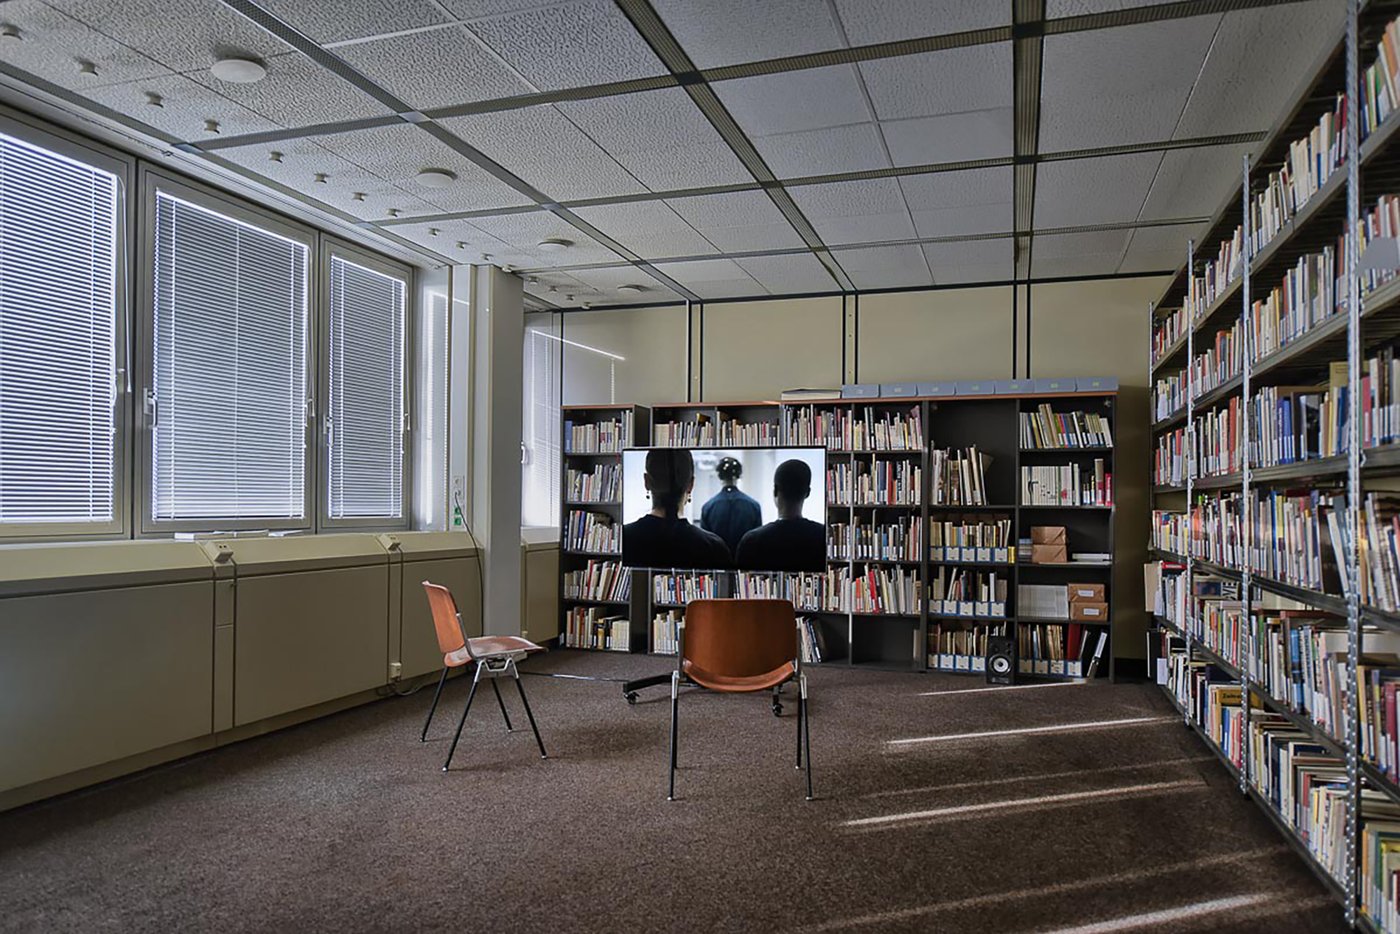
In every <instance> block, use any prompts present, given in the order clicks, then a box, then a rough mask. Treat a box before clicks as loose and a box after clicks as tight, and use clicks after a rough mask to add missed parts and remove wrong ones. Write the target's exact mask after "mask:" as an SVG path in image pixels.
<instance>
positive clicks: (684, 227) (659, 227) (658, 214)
mask: <svg viewBox="0 0 1400 934" xmlns="http://www.w3.org/2000/svg"><path fill="white" fill-rule="evenodd" d="M574 213H575V214H577V215H578V216H579V217H580V218H582V219H583V220H585V221H587V222H588V223H590V224H592V225H593V226H594V227H596V228H598V229H599V230H600V231H602V232H603V233H605V234H607V235H608V236H609V237H612V238H613V239H614V240H616V241H617V242H618V243H621V244H622V245H623V246H625V247H627V248H628V249H630V250H631V251H632V252H634V253H636V254H637V255H638V256H640V257H642V258H643V259H659V258H663V257H668V256H701V255H704V254H707V253H717V252H719V251H718V250H716V249H715V247H714V245H713V244H711V243H710V242H709V241H708V240H706V239H705V238H704V237H702V236H701V235H700V234H699V233H698V232H697V231H696V230H695V228H694V227H691V226H690V225H689V224H687V223H686V222H685V221H684V220H683V219H682V218H681V216H680V215H679V214H677V213H676V212H675V211H673V210H672V209H671V208H670V207H669V206H668V205H667V204H666V203H665V202H663V201H643V202H639V203H636V204H608V205H600V206H598V207H591V208H574Z"/></svg>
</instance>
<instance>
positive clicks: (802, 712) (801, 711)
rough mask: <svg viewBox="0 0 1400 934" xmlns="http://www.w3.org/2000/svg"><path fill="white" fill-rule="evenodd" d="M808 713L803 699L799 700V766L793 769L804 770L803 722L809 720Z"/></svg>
mask: <svg viewBox="0 0 1400 934" xmlns="http://www.w3.org/2000/svg"><path fill="white" fill-rule="evenodd" d="M806 711H807V707H806V705H805V704H803V703H802V700H801V698H798V701H797V764H796V765H794V766H793V768H795V769H800V768H802V724H803V722H804V721H806V719H807V715H806Z"/></svg>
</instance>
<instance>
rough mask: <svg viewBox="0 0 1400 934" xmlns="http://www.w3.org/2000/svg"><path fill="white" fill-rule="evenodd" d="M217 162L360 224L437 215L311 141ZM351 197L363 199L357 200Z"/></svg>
mask: <svg viewBox="0 0 1400 934" xmlns="http://www.w3.org/2000/svg"><path fill="white" fill-rule="evenodd" d="M274 152H276V153H278V154H279V157H278V160H277V161H274V160H273V158H272V153H274ZM217 156H218V158H221V159H227V160H228V161H230V162H233V163H235V164H236V165H240V166H242V167H243V168H245V169H249V170H250V171H253V172H256V173H257V174H258V175H261V176H264V177H266V178H268V179H271V180H272V181H275V182H280V183H281V184H283V185H286V186H287V187H289V188H292V189H295V190H296V191H299V192H301V193H302V194H305V195H308V196H310V197H313V198H315V199H316V200H318V201H321V202H324V203H326V204H328V205H330V206H332V207H335V208H339V209H340V210H342V211H345V212H346V213H348V214H353V215H355V216H356V217H358V218H361V219H362V220H375V219H380V218H384V217H388V216H389V211H390V210H397V211H400V212H402V213H403V214H404V215H411V214H431V213H433V212H435V211H436V210H437V208H435V207H433V205H431V204H429V203H428V202H426V201H423V200H421V199H419V198H416V197H414V196H413V195H410V194H409V193H408V192H406V191H404V190H403V189H401V188H397V187H395V186H394V185H392V184H390V183H389V182H386V181H384V180H383V179H381V178H379V177H377V176H375V175H372V174H370V173H369V172H367V171H365V170H364V169H362V168H360V167H359V166H357V165H354V164H353V163H351V162H347V161H346V160H344V159H342V158H340V157H339V156H336V155H334V154H332V153H330V152H328V151H326V150H325V149H322V148H321V147H320V146H318V145H316V143H315V142H314V141H312V140H310V139H299V140H285V141H283V142H279V143H272V144H264V143H259V144H257V145H253V146H234V147H232V148H229V149H221V150H219V151H218V153H217ZM317 173H321V174H324V175H325V176H326V181H325V182H321V183H318V182H317V181H316V175H317ZM356 193H359V194H361V195H363V197H362V198H356V197H355V195H356Z"/></svg>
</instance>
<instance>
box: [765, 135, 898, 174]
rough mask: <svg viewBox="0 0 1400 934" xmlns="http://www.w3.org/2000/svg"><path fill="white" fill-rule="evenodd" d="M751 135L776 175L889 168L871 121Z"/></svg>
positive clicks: (883, 148)
mask: <svg viewBox="0 0 1400 934" xmlns="http://www.w3.org/2000/svg"><path fill="white" fill-rule="evenodd" d="M751 139H752V142H753V144H754V148H755V149H757V150H758V153H759V155H761V156H762V157H763V161H764V162H766V163H768V168H769V169H771V170H772V171H773V174H774V175H775V176H777V177H778V178H802V177H804V176H808V175H827V174H832V173H836V172H864V171H867V170H870V169H886V168H889V163H890V161H889V159H888V158H886V157H885V147H884V146H882V145H880V130H879V128H878V127H876V126H875V124H873V123H858V124H855V125H853V126H842V127H830V128H828V129H824V130H803V131H802V132H799V133H779V134H777V135H775V136H755V137H752V138H751Z"/></svg>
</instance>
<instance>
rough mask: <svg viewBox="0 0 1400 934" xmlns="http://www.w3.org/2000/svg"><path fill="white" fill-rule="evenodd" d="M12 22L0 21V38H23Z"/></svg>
mask: <svg viewBox="0 0 1400 934" xmlns="http://www.w3.org/2000/svg"><path fill="white" fill-rule="evenodd" d="M23 38H24V37H23V36H22V35H20V32H19V27H18V26H16V25H15V24H14V23H0V39H23Z"/></svg>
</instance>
